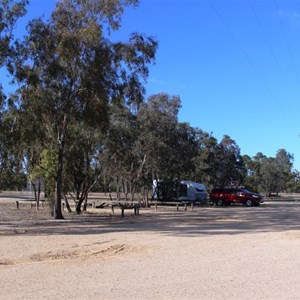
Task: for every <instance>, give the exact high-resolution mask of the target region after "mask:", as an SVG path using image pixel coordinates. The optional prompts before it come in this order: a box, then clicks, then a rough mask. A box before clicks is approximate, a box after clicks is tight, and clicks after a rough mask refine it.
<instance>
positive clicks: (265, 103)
mask: <svg viewBox="0 0 300 300" xmlns="http://www.w3.org/2000/svg"><path fill="white" fill-rule="evenodd" d="M41 3H42V5H41ZM54 3H55V1H54V0H32V1H31V5H30V6H29V7H28V16H27V17H29V18H31V17H32V16H37V15H42V14H44V15H48V14H49V13H50V12H51V10H52V9H53V7H54ZM24 24H25V21H24V22H20V24H19V27H18V28H17V30H22V28H23V27H24ZM122 24H123V25H122V28H121V30H120V31H119V32H117V33H114V34H113V36H112V38H114V39H122V40H126V39H127V38H128V37H129V35H130V33H132V32H140V33H145V34H146V35H152V36H155V37H156V38H157V40H158V42H159V48H158V52H157V56H156V64H155V65H154V66H151V67H150V74H149V78H148V82H147V84H146V88H147V95H153V94H156V93H160V92H164V93H168V94H170V95H178V96H180V98H181V101H182V108H181V110H180V114H179V120H180V121H183V122H189V123H190V125H191V126H193V127H199V128H201V129H203V130H205V131H207V132H212V133H213V136H215V137H216V138H217V139H218V140H219V141H220V140H221V138H222V136H223V135H224V134H227V135H229V136H230V137H231V138H232V139H233V140H235V141H236V143H237V144H238V145H239V147H240V148H241V153H242V154H248V155H250V156H251V157H252V156H254V155H255V154H256V153H257V152H262V153H263V154H265V155H267V156H272V157H274V156H275V155H276V152H277V150H278V149H281V148H284V149H286V150H287V151H288V152H289V153H291V154H293V155H294V159H295V160H294V167H295V168H296V169H297V170H300V137H299V134H300V118H299V115H300V101H299V100H300V1H291V0H284V1H282V0H260V1H259V0H141V1H140V5H139V7H138V8H137V9H128V10H126V12H125V15H124V16H123V22H122Z"/></svg>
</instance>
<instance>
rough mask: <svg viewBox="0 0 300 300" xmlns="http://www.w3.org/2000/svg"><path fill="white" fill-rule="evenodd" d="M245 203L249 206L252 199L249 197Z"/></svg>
mask: <svg viewBox="0 0 300 300" xmlns="http://www.w3.org/2000/svg"><path fill="white" fill-rule="evenodd" d="M245 205H246V206H248V207H250V206H252V200H250V199H247V200H246V202H245Z"/></svg>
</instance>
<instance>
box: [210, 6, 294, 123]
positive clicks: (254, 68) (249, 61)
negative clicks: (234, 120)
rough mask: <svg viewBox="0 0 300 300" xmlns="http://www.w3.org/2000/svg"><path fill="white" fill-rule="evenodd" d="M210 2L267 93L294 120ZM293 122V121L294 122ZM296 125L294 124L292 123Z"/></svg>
mask: <svg viewBox="0 0 300 300" xmlns="http://www.w3.org/2000/svg"><path fill="white" fill-rule="evenodd" d="M207 1H208V3H209V4H210V6H211V7H212V9H213V10H214V12H215V14H216V15H217V17H218V18H219V19H220V21H221V23H222V24H223V26H224V28H225V29H226V30H227V31H228V33H229V35H230V36H231V38H232V40H233V41H234V42H235V43H236V45H237V47H238V48H239V49H240V51H241V52H242V53H243V55H244V56H245V58H246V59H247V61H248V63H249V65H250V66H251V67H252V69H253V70H254V71H255V73H256V75H257V77H258V78H260V81H261V84H262V85H263V87H264V88H265V90H266V91H267V93H269V94H270V96H271V98H273V100H274V101H275V102H276V104H277V105H278V108H279V110H280V111H281V112H282V114H283V115H285V117H286V118H287V119H288V120H289V121H290V122H292V120H291V119H290V118H288V116H287V113H286V112H285V110H284V109H283V107H282V105H281V104H280V102H279V101H278V99H277V98H276V96H275V95H274V94H273V93H272V91H271V89H270V88H269V87H268V85H267V84H266V82H265V80H264V79H263V77H262V76H261V74H260V72H259V71H258V69H257V67H256V66H255V64H254V63H253V62H252V60H251V59H250V57H249V55H248V54H247V52H246V51H245V49H244V48H243V47H242V45H241V43H240V42H239V40H238V39H237V38H236V37H235V35H234V34H233V32H232V31H231V29H230V27H229V26H228V25H227V23H226V22H225V20H224V18H223V17H222V15H221V14H220V12H219V11H218V10H217V8H216V6H215V5H214V4H213V2H212V1H211V0H207ZM292 123H293V122H292ZM292 125H293V126H294V124H292Z"/></svg>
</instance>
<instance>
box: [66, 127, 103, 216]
mask: <svg viewBox="0 0 300 300" xmlns="http://www.w3.org/2000/svg"><path fill="white" fill-rule="evenodd" d="M69 139H72V140H73V141H74V143H72V144H71V145H70V147H68V148H67V149H66V156H67V157H68V159H67V160H66V161H65V172H64V182H63V194H64V195H65V199H67V195H70V196H71V197H72V198H73V200H75V203H76V212H77V213H78V214H79V213H80V212H81V210H82V204H84V206H83V209H84V210H86V205H87V200H88V194H89V192H90V191H91V189H92V188H93V186H94V185H95V184H96V183H97V181H98V179H99V177H100V176H101V175H103V165H102V161H101V159H100V155H101V153H102V151H103V143H104V138H103V134H102V132H101V131H100V130H92V129H91V128H86V126H85V124H83V122H78V123H77V124H72V128H71V130H69ZM76 141H77V142H76Z"/></svg>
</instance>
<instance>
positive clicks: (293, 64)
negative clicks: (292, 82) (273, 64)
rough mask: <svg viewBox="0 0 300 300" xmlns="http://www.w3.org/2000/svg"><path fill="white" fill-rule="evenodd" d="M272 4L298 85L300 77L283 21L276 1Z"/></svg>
mask: <svg viewBox="0 0 300 300" xmlns="http://www.w3.org/2000/svg"><path fill="white" fill-rule="evenodd" d="M273 3H274V6H275V9H276V11H277V15H278V19H279V23H280V27H281V30H282V33H283V36H284V40H285V44H286V46H287V49H288V52H289V56H290V59H291V62H292V66H293V69H294V72H295V74H296V78H297V81H298V83H299V84H300V77H299V73H298V69H297V67H296V64H295V59H294V55H293V52H292V49H291V46H290V43H289V40H288V38H287V34H286V30H285V27H284V24H283V21H282V17H281V15H280V10H279V6H278V4H277V1H276V0H273Z"/></svg>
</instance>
